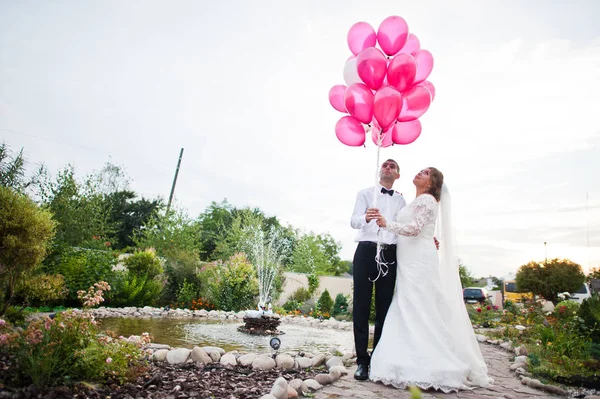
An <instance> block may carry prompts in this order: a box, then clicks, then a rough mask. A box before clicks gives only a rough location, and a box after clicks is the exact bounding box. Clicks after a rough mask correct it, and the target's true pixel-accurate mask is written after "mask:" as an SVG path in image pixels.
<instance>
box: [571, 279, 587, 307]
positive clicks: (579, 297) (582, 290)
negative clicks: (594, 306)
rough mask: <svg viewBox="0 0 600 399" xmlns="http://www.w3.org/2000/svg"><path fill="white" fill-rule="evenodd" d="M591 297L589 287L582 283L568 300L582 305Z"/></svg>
mask: <svg viewBox="0 0 600 399" xmlns="http://www.w3.org/2000/svg"><path fill="white" fill-rule="evenodd" d="M591 296H592V293H591V292H590V287H589V286H588V285H587V284H586V283H583V284H581V287H579V289H578V290H577V291H575V292H572V293H571V297H570V298H569V300H571V301H575V302H579V303H582V302H583V300H584V299H586V298H589V297H591Z"/></svg>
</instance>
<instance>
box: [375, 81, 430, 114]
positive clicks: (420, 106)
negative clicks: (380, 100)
mask: <svg viewBox="0 0 600 399" xmlns="http://www.w3.org/2000/svg"><path fill="white" fill-rule="evenodd" d="M375 104H377V96H375ZM429 105H431V93H429V90H427V89H426V88H425V87H423V86H421V85H416V86H413V87H412V88H411V89H410V90H408V91H407V92H406V93H404V96H403V97H402V110H401V111H400V116H399V117H398V121H400V122H407V121H412V120H415V119H417V118H419V117H420V116H421V115H423V114H424V113H425V111H427V109H428V108H429Z"/></svg>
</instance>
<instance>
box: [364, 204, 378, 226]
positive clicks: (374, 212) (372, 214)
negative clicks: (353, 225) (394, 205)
mask: <svg viewBox="0 0 600 399" xmlns="http://www.w3.org/2000/svg"><path fill="white" fill-rule="evenodd" d="M380 217H381V215H380V214H379V209H378V208H369V209H367V214H366V216H365V220H366V221H367V223H369V222H370V221H371V220H373V219H377V218H380Z"/></svg>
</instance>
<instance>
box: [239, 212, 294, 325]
mask: <svg viewBox="0 0 600 399" xmlns="http://www.w3.org/2000/svg"><path fill="white" fill-rule="evenodd" d="M244 232H245V237H246V239H245V241H244V244H243V247H244V251H245V252H246V255H247V256H248V258H249V260H250V262H251V263H252V264H253V265H254V267H255V268H256V273H257V277H258V292H259V297H258V306H257V309H256V310H247V311H246V315H245V317H244V325H243V326H240V327H239V328H238V330H239V331H242V332H245V333H249V334H254V335H277V334H281V332H280V331H278V330H277V327H278V326H279V323H280V319H279V315H278V314H275V313H273V310H272V308H271V291H272V290H273V283H274V281H275V277H276V276H277V272H278V270H279V268H280V267H281V263H282V260H283V257H284V256H285V255H286V253H287V250H288V247H289V245H288V240H286V239H285V237H283V236H282V234H281V230H279V229H277V228H275V227H271V229H270V231H269V234H268V237H267V236H266V234H265V232H264V231H263V229H262V226H261V225H260V224H251V225H248V226H246V227H245V228H244Z"/></svg>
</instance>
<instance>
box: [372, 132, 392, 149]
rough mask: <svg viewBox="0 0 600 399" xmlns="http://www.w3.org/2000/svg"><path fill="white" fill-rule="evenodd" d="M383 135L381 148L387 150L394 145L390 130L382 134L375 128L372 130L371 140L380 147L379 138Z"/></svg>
mask: <svg viewBox="0 0 600 399" xmlns="http://www.w3.org/2000/svg"><path fill="white" fill-rule="evenodd" d="M380 135H381V139H382V140H381V148H386V147H389V146H391V145H392V144H394V141H393V140H392V131H391V130H389V131H388V132H387V133H381V129H380V128H377V127H374V128H373V129H371V139H373V143H375V145H379V136H380Z"/></svg>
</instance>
